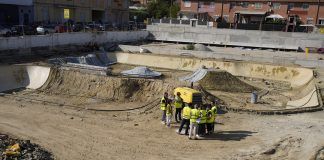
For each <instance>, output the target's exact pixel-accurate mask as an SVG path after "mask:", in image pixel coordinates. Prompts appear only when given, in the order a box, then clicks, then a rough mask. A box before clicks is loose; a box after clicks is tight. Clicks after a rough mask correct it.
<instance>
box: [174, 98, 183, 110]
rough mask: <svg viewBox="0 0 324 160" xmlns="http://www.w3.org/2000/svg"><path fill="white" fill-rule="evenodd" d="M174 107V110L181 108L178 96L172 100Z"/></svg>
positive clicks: (180, 100)
mask: <svg viewBox="0 0 324 160" xmlns="http://www.w3.org/2000/svg"><path fill="white" fill-rule="evenodd" d="M174 106H175V108H182V99H181V97H179V96H176V97H175V98H174Z"/></svg>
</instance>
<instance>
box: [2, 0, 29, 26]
mask: <svg viewBox="0 0 324 160" xmlns="http://www.w3.org/2000/svg"><path fill="white" fill-rule="evenodd" d="M33 15H34V10H33V1H32V0H0V25H13V24H28V23H30V22H32V21H33V17H34V16H33Z"/></svg>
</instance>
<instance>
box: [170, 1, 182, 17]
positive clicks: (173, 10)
mask: <svg viewBox="0 0 324 160" xmlns="http://www.w3.org/2000/svg"><path fill="white" fill-rule="evenodd" d="M179 11H180V7H179V5H178V4H173V5H172V6H171V17H172V18H177V16H178V12H179Z"/></svg>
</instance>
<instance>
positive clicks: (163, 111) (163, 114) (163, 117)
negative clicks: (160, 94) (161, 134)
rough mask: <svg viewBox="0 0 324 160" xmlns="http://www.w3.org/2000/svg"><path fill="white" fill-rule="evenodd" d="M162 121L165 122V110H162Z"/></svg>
mask: <svg viewBox="0 0 324 160" xmlns="http://www.w3.org/2000/svg"><path fill="white" fill-rule="evenodd" d="M162 121H163V122H166V110H162Z"/></svg>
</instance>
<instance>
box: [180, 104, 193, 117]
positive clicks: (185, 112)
mask: <svg viewBox="0 0 324 160" xmlns="http://www.w3.org/2000/svg"><path fill="white" fill-rule="evenodd" d="M190 111H191V108H190V107H188V106H185V107H184V108H183V110H182V118H183V119H190Z"/></svg>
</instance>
